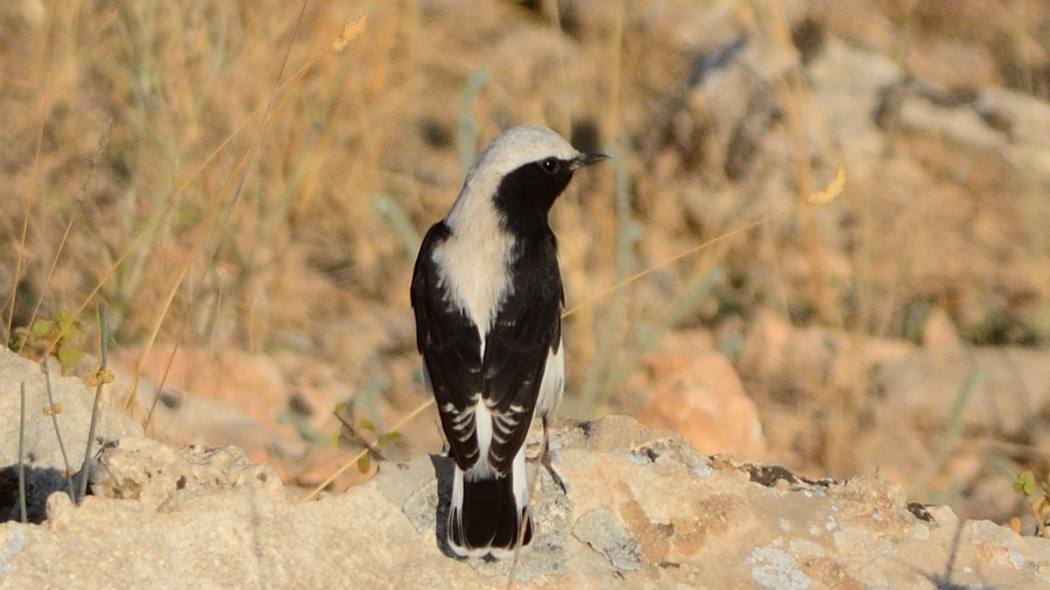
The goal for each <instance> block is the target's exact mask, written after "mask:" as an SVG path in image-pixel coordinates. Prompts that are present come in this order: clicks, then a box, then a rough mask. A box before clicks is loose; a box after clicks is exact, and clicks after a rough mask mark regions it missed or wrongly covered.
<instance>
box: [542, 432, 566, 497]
mask: <svg viewBox="0 0 1050 590" xmlns="http://www.w3.org/2000/svg"><path fill="white" fill-rule="evenodd" d="M540 421H541V422H542V423H543V447H541V448H540V463H541V464H542V465H543V466H544V467H545V468H546V469H547V473H549V474H550V476H551V479H553V480H554V483H556V484H558V487H559V488H561V491H562V493H563V494H565V495H569V488H568V487H567V486H566V485H565V480H563V479H562V478H561V476H560V475H558V472H557V471H555V470H554V466H553V465H551V456H550V440H551V439H550V429H549V426H548V424H547V417H546V416H541V417H540Z"/></svg>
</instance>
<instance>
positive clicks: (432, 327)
mask: <svg viewBox="0 0 1050 590" xmlns="http://www.w3.org/2000/svg"><path fill="white" fill-rule="evenodd" d="M449 235H450V232H449V229H448V227H447V226H446V225H445V224H444V223H443V222H439V223H437V224H435V225H434V226H433V227H431V228H430V231H428V232H427V235H426V237H425V238H424V239H423V245H422V246H421V247H420V251H419V257H418V258H417V259H416V266H415V270H414V272H413V275H412V289H411V298H412V308H413V310H414V311H415V315H416V346H417V347H418V349H419V352H420V353H421V354H422V355H423V363H424V367H425V369H426V372H427V375H428V377H429V379H428V381H429V385H430V388H431V393H432V394H433V395H434V399H435V400H436V401H437V407H438V412H439V414H440V416H441V425H442V427H443V429H444V431H445V436H446V437H447V438H448V443H449V445H450V446H451V447H452V455H453V456H454V457H455V458H456V461H457V463H458V464H459V467H460V468H461V469H463V470H467V469H469V468H470V467H472V466H473V465H474V464H475V463H476V462H477V459H478V442H477V438H476V436H475V417H474V409H473V408H474V405H475V404H476V402H477V399H478V395H479V394H480V393H481V390H482V383H481V381H482V380H481V340H480V337H479V336H478V330H477V326H475V325H474V322H472V321H471V320H470V318H468V317H467V315H466V314H465V313H464V312H463V311H462V310H461V309H460V308H458V307H457V306H456V305H454V304H453V303H452V301H451V298H450V296H449V293H448V290H447V288H446V287H445V286H443V285H442V284H441V281H440V280H439V275H438V266H437V263H436V262H434V259H433V253H434V248H435V247H436V246H438V245H439V244H440V243H441V242H442V241H444V240H446V239H447V238H448V236H449Z"/></svg>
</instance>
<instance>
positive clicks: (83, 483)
mask: <svg viewBox="0 0 1050 590" xmlns="http://www.w3.org/2000/svg"><path fill="white" fill-rule="evenodd" d="M98 323H99V335H98V339H99V350H100V354H99V357H100V359H101V360H100V362H99V369H98V373H99V375H103V374H105V372H106V368H107V366H108V364H107V358H108V352H109V346H108V345H107V344H106V336H107V335H108V334H109V307H108V306H107V305H106V302H105V301H103V302H102V305H101V306H99V308H98ZM103 385H105V380H104V379H101V378H100V379H99V382H98V385H97V386H96V387H95V404H94V405H93V406H92V407H91V426H89V427H88V438H87V449H85V450H84V464H83V466H81V468H80V490H79V491H77V493H76V494H75V495H74V496H73V503H74V504H76V505H78V506H79V505H80V501H81V500H83V499H84V496H86V495H87V486H88V480H89V479H91V452H92V448H91V446H92V444H93V443H94V442H95V428H96V427H97V426H98V412H99V408H100V406H101V405H102V386H103Z"/></svg>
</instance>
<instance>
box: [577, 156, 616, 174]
mask: <svg viewBox="0 0 1050 590" xmlns="http://www.w3.org/2000/svg"><path fill="white" fill-rule="evenodd" d="M608 159H609V156H606V155H605V154H580V155H578V156H576V157H575V158H574V159H573V160H572V169H573V170H575V169H577V168H580V167H582V166H590V165H591V164H596V163H598V162H601V161H602V160H608Z"/></svg>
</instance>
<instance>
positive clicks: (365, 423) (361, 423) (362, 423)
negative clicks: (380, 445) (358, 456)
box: [354, 420, 376, 432]
mask: <svg viewBox="0 0 1050 590" xmlns="http://www.w3.org/2000/svg"><path fill="white" fill-rule="evenodd" d="M354 424H357V427H358V428H363V429H365V430H367V431H369V432H375V431H376V425H375V424H372V421H371V420H358V421H357V422H355V423H354Z"/></svg>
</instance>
